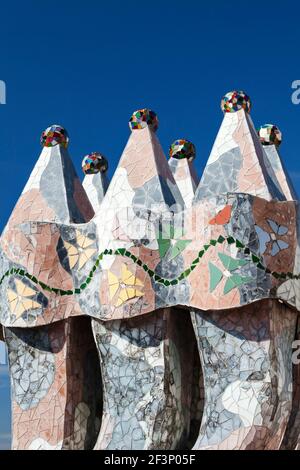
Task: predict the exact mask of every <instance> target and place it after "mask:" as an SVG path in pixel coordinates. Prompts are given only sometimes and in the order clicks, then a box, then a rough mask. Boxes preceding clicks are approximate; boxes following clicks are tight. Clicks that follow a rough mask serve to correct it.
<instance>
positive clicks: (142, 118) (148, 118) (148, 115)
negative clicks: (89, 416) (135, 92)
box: [129, 108, 158, 132]
mask: <svg viewBox="0 0 300 470" xmlns="http://www.w3.org/2000/svg"><path fill="white" fill-rule="evenodd" d="M147 126H149V127H150V128H151V129H152V130H153V131H154V132H156V131H157V129H158V118H157V115H156V113H155V112H154V111H151V109H147V108H144V109H138V110H137V111H135V112H134V113H133V115H132V116H131V118H130V119H129V127H130V129H131V130H132V131H133V130H136V129H144V128H145V127H147Z"/></svg>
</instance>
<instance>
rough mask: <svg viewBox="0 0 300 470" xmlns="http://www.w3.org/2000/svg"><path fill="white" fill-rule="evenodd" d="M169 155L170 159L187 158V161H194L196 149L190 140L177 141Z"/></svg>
mask: <svg viewBox="0 0 300 470" xmlns="http://www.w3.org/2000/svg"><path fill="white" fill-rule="evenodd" d="M169 155H170V158H177V159H178V160H182V159H183V158H186V159H187V160H189V161H192V160H194V158H195V157H196V148H195V145H194V144H193V143H192V142H190V141H189V140H186V139H177V140H175V141H174V142H173V144H172V145H171V147H170V150H169Z"/></svg>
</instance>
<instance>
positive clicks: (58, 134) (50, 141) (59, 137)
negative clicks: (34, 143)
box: [41, 124, 69, 148]
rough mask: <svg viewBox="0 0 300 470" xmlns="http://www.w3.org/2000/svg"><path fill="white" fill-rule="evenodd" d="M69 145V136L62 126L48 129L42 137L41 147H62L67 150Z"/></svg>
mask: <svg viewBox="0 0 300 470" xmlns="http://www.w3.org/2000/svg"><path fill="white" fill-rule="evenodd" d="M68 144H69V136H68V133H67V131H66V129H64V128H63V127H62V126H59V125H57V124H53V125H52V126H50V127H47V129H46V130H44V132H43V133H42V135H41V145H42V146H43V147H55V145H61V146H62V147H65V148H67V147H68Z"/></svg>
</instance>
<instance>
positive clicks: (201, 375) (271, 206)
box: [0, 91, 300, 450]
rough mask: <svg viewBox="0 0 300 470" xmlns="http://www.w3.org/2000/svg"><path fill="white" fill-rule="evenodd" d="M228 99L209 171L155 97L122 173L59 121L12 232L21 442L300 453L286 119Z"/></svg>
mask: <svg viewBox="0 0 300 470" xmlns="http://www.w3.org/2000/svg"><path fill="white" fill-rule="evenodd" d="M221 108H222V111H223V112H224V118H223V121H222V124H221V126H220V129H219V132H218V135H217V137H216V140H215V143H214V145H213V147H212V151H211V153H210V156H209V158H208V161H207V164H206V166H205V168H204V171H203V174H202V176H201V179H200V182H198V178H197V175H196V171H195V168H194V158H195V154H196V149H195V146H194V144H193V143H191V142H190V141H189V140H186V139H177V140H176V141H174V142H173V144H172V145H171V147H170V149H169V155H170V159H169V161H167V159H166V157H165V155H164V152H163V150H162V147H161V145H160V143H159V139H158V137H157V130H158V118H157V116H156V114H155V113H154V112H153V111H152V110H149V109H147V108H144V109H140V110H138V111H136V112H134V113H133V115H132V117H131V118H130V121H129V127H130V131H131V133H130V136H129V139H128V142H127V144H126V146H125V149H124V151H123V153H122V155H121V158H120V161H119V163H118V166H117V168H116V170H115V172H114V174H113V176H112V179H111V182H110V183H108V180H107V166H108V162H107V159H106V158H105V157H104V156H103V155H102V154H101V153H99V152H93V153H90V154H88V155H87V156H86V157H84V159H83V163H82V167H83V172H84V174H85V176H84V181H83V184H81V183H80V181H79V179H78V177H77V175H76V172H75V169H74V167H73V164H72V163H71V160H70V157H69V155H68V153H67V144H68V136H67V132H66V131H65V129H63V128H62V127H61V126H51V127H50V128H48V129H47V130H46V131H45V132H44V133H43V135H42V145H43V147H44V148H43V151H42V154H41V156H40V157H39V159H38V162H37V164H36V165H35V167H34V170H33V172H32V174H31V176H30V178H29V181H28V183H27V185H26V187H25V189H24V191H23V193H22V195H21V197H20V199H19V201H18V202H17V205H16V207H15V209H14V211H13V212H12V215H11V217H10V219H9V221H8V223H7V226H6V228H5V230H4V232H3V234H2V237H1V257H0V296H1V306H2V308H1V312H0V322H1V325H2V327H3V331H4V339H5V341H6V344H7V348H8V356H9V369H10V376H11V384H12V397H13V444H12V447H13V448H14V449H102V450H104V449H108V450H142V449H144V450H147V449H148V450H153V449H159V450H163V449H165V450H173V449H195V450H207V449H240V450H243V449H253V450H256V449H259V450H262V449H297V448H299V446H300V437H299V424H300V411H299V396H300V394H299V380H298V377H299V366H298V365H296V364H293V362H295V361H293V346H294V340H295V338H297V335H298V331H297V319H298V315H299V313H298V312H299V310H300V307H299V305H300V289H299V287H300V286H299V282H300V281H299V279H300V266H299V255H298V252H299V243H298V218H299V216H298V202H297V200H296V193H295V190H294V188H293V186H292V184H291V182H290V180H289V177H288V174H287V172H286V170H285V168H284V165H283V163H282V160H281V158H280V156H279V152H278V146H279V143H280V142H281V133H280V131H279V129H278V128H277V126H274V125H271V124H267V125H264V126H261V127H260V128H259V129H258V130H256V129H255V127H254V125H253V122H252V120H251V117H250V114H249V113H250V110H251V101H250V98H249V96H248V95H247V94H246V93H245V92H243V91H233V92H230V93H227V94H226V95H225V96H224V97H223V99H222V103H221ZM187 131H188V129H187Z"/></svg>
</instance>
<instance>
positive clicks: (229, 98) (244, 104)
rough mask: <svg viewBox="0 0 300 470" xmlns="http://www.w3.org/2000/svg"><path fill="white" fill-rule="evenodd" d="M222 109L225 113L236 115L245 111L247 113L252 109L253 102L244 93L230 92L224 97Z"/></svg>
mask: <svg viewBox="0 0 300 470" xmlns="http://www.w3.org/2000/svg"><path fill="white" fill-rule="evenodd" d="M221 109H222V111H224V113H235V112H236V111H240V109H244V110H245V111H246V112H247V113H249V112H250V109H251V100H250V98H249V96H248V95H246V93H245V92H244V91H236V90H235V91H230V92H229V93H226V95H225V96H223V98H222V101H221Z"/></svg>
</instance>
